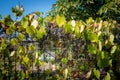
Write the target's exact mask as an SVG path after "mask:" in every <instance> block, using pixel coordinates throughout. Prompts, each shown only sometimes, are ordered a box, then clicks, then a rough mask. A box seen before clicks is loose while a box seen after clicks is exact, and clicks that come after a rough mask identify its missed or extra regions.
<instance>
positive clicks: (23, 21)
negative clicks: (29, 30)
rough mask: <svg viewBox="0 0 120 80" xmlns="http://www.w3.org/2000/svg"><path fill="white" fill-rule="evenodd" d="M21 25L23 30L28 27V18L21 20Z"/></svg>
mask: <svg viewBox="0 0 120 80" xmlns="http://www.w3.org/2000/svg"><path fill="white" fill-rule="evenodd" d="M21 25H22V27H23V28H26V27H27V26H28V25H29V22H28V17H23V18H22V20H21Z"/></svg>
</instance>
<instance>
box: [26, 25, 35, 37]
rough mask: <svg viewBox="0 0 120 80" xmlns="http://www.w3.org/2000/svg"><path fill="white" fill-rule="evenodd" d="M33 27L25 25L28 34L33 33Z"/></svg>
mask: <svg viewBox="0 0 120 80" xmlns="http://www.w3.org/2000/svg"><path fill="white" fill-rule="evenodd" d="M34 30H35V29H34V27H33V26H27V27H26V32H27V33H28V34H29V35H32V34H34Z"/></svg>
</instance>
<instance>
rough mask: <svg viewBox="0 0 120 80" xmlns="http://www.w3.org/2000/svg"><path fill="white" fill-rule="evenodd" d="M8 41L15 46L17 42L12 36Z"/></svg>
mask: <svg viewBox="0 0 120 80" xmlns="http://www.w3.org/2000/svg"><path fill="white" fill-rule="evenodd" d="M10 43H11V45H13V46H16V45H17V44H18V40H17V39H16V38H12V39H11V41H10Z"/></svg>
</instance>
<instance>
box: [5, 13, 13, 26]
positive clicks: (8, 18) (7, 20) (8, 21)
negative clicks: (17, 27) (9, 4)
mask: <svg viewBox="0 0 120 80" xmlns="http://www.w3.org/2000/svg"><path fill="white" fill-rule="evenodd" d="M4 23H5V25H6V26H10V25H11V23H13V20H12V18H11V16H10V15H7V16H5V18H4Z"/></svg>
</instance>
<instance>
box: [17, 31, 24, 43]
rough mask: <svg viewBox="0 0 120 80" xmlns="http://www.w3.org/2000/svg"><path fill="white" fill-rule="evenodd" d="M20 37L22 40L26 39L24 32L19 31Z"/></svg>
mask: <svg viewBox="0 0 120 80" xmlns="http://www.w3.org/2000/svg"><path fill="white" fill-rule="evenodd" d="M18 39H19V40H21V41H23V40H24V39H25V35H24V34H22V33H19V34H18Z"/></svg>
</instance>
